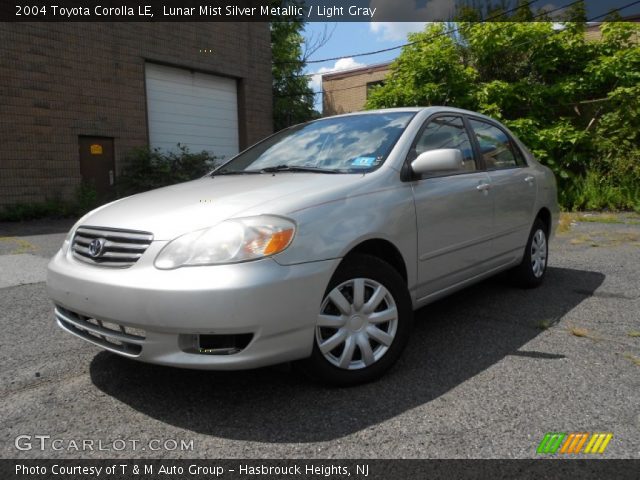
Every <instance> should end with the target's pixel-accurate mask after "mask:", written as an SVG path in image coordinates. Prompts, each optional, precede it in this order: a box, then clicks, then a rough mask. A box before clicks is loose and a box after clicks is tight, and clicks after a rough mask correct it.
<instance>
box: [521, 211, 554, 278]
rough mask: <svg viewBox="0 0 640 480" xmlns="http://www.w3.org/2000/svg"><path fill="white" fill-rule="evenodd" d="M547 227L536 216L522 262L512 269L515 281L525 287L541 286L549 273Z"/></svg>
mask: <svg viewBox="0 0 640 480" xmlns="http://www.w3.org/2000/svg"><path fill="white" fill-rule="evenodd" d="M547 235H548V232H547V227H546V225H545V224H544V222H543V221H542V220H540V219H539V218H536V221H535V222H533V227H531V232H530V233H529V240H528V241H527V246H526V248H525V251H524V257H523V258H522V262H521V263H520V265H518V266H517V267H516V268H514V269H513V270H512V275H513V278H514V279H515V281H516V282H517V283H518V284H519V285H520V286H522V287H524V288H534V287H537V286H539V285H540V284H541V283H542V281H543V280H544V277H545V274H546V273H547V259H548V257H549V242H548V239H547Z"/></svg>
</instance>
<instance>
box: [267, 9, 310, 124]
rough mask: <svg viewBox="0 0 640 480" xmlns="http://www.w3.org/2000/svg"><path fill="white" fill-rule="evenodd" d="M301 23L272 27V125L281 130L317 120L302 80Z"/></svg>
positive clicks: (286, 22)
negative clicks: (313, 119)
mask: <svg viewBox="0 0 640 480" xmlns="http://www.w3.org/2000/svg"><path fill="white" fill-rule="evenodd" d="M303 28H304V23H303V22H301V21H300V22H298V21H282V22H272V23H271V55H272V62H273V66H272V75H273V124H274V128H275V130H276V131H277V130H281V129H283V128H285V127H288V126H290V125H294V124H296V123H300V122H305V121H307V120H310V119H312V118H315V117H316V116H317V112H315V110H314V108H313V104H314V93H313V91H312V90H311V88H310V87H309V82H308V79H307V77H306V76H304V73H303V71H304V67H305V60H306V59H305V58H304V55H303V42H304V39H303V37H302V33H301V32H302V30H303Z"/></svg>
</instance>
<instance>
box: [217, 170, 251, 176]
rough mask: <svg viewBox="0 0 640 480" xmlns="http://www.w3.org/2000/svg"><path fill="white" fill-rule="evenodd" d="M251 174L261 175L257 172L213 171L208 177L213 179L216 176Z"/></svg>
mask: <svg viewBox="0 0 640 480" xmlns="http://www.w3.org/2000/svg"><path fill="white" fill-rule="evenodd" d="M252 173H261V172H260V171H259V170H214V171H213V172H211V173H210V174H209V175H210V176H212V177H215V176H217V175H250V174H252Z"/></svg>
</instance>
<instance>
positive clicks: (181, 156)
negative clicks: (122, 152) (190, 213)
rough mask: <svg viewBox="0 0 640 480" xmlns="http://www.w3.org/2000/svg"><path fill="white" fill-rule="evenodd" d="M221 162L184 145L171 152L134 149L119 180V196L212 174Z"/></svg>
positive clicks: (206, 153) (143, 148)
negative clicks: (193, 151) (218, 162)
mask: <svg viewBox="0 0 640 480" xmlns="http://www.w3.org/2000/svg"><path fill="white" fill-rule="evenodd" d="M218 160H219V158H218V157H215V156H213V155H211V154H210V153H208V152H206V151H202V152H200V153H191V152H189V149H188V148H187V147H186V146H184V145H180V144H178V151H176V152H169V153H165V152H162V151H160V150H159V149H150V148H148V147H142V148H137V149H134V150H132V151H131V153H130V154H129V155H128V156H127V157H126V158H125V160H124V168H123V169H122V173H121V174H120V176H119V177H118V179H117V182H116V186H117V190H118V196H121V197H122V196H127V195H132V194H134V193H139V192H144V191H147V190H152V189H154V188H159V187H165V186H167V185H172V184H174V183H180V182H186V181H188V180H194V179H196V178H199V177H202V176H203V175H205V174H206V173H207V172H209V171H211V170H212V169H213V168H214V167H215V166H216V162H217V161H218Z"/></svg>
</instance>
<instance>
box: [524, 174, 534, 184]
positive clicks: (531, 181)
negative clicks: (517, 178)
mask: <svg viewBox="0 0 640 480" xmlns="http://www.w3.org/2000/svg"><path fill="white" fill-rule="evenodd" d="M534 180H535V177H534V176H532V175H528V176H526V177H524V181H525V182H527V183H533V181H534Z"/></svg>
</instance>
